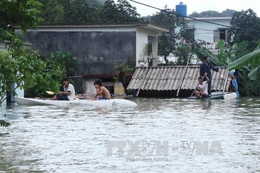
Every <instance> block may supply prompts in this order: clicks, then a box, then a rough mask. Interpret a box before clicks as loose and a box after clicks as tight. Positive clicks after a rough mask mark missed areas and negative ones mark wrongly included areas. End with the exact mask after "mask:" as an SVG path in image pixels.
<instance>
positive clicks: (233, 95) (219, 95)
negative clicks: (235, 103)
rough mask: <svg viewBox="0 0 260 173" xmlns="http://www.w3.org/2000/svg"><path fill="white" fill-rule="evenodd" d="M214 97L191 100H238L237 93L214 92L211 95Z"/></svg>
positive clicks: (193, 97)
mask: <svg viewBox="0 0 260 173" xmlns="http://www.w3.org/2000/svg"><path fill="white" fill-rule="evenodd" d="M211 94H212V95H211V96H210V97H204V98H199V97H197V96H195V95H194V96H191V97H189V99H235V98H236V93H235V92H230V93H228V92H213V93H211Z"/></svg>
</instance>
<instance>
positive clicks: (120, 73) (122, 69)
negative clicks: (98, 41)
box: [115, 62, 133, 82]
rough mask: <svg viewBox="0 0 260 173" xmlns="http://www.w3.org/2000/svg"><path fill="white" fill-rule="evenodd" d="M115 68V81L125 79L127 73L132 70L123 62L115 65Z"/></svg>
mask: <svg viewBox="0 0 260 173" xmlns="http://www.w3.org/2000/svg"><path fill="white" fill-rule="evenodd" d="M115 68H116V71H117V76H116V77H115V80H118V81H121V82H122V80H123V78H124V77H126V75H127V73H130V72H132V71H133V68H130V67H129V66H128V65H127V64H126V63H124V62H118V63H116V64H115Z"/></svg>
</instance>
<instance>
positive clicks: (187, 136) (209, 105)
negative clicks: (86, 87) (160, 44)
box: [0, 99, 260, 173]
mask: <svg viewBox="0 0 260 173" xmlns="http://www.w3.org/2000/svg"><path fill="white" fill-rule="evenodd" d="M135 102H136V103H137V104H138V106H137V107H135V108H128V109H125V108H124V109H120V108H115V109H112V108H111V109H100V108H99V109H95V108H93V109H92V108H91V109H89V108H84V107H80V108H57V107H53V106H31V107H22V106H17V107H16V106H14V107H12V109H1V117H4V118H5V119H7V120H8V121H10V122H11V124H12V125H11V126H10V127H8V128H2V127H0V129H1V134H2V135H1V134H0V139H1V140H0V160H1V161H0V171H5V172H149V173H150V172H185V173H186V172H202V170H203V171H204V172H221V173H222V172H254V171H256V170H260V167H259V161H260V128H259V125H260V116H259V109H260V101H259V99H258V100H257V99H250V100H248V99H241V100H233V101H224V100H215V101H213V100H212V101H195V100H187V99H136V100H135ZM3 115H4V116H3ZM1 117H0V118H1Z"/></svg>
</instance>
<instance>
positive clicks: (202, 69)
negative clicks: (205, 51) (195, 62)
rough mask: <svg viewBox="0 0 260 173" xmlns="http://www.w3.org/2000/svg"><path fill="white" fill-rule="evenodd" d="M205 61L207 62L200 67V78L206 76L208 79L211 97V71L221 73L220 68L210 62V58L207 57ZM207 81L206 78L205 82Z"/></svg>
mask: <svg viewBox="0 0 260 173" xmlns="http://www.w3.org/2000/svg"><path fill="white" fill-rule="evenodd" d="M204 59H205V62H203V63H202V64H201V65H200V76H205V74H206V76H207V77H208V79H209V81H208V96H211V79H212V76H211V69H212V70H214V71H217V72H219V71H220V70H219V68H218V67H216V66H214V65H213V64H212V63H211V62H210V60H209V57H208V56H205V57H204ZM206 80H207V79H206V78H204V79H203V81H206Z"/></svg>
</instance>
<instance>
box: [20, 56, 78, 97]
mask: <svg viewBox="0 0 260 173" xmlns="http://www.w3.org/2000/svg"><path fill="white" fill-rule="evenodd" d="M43 61H44V62H45V63H46V67H45V69H44V70H42V72H41V75H38V76H37V83H35V84H34V85H25V96H26V97H36V96H38V97H39V96H44V97H45V96H47V94H46V90H50V91H55V92H59V91H60V86H61V83H60V81H61V80H62V77H69V76H74V75H75V74H76V71H75V67H74V65H76V63H77V61H76V59H75V58H74V57H73V56H72V55H71V54H70V53H68V52H54V53H51V54H50V55H49V56H47V57H46V58H44V60H43ZM42 86H44V87H42Z"/></svg>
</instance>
